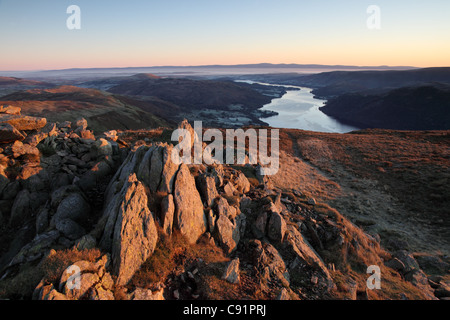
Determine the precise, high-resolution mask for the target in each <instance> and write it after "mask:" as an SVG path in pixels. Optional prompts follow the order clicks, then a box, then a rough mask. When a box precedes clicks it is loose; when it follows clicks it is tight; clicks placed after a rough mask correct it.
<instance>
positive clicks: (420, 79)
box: [236, 67, 450, 98]
mask: <svg viewBox="0 0 450 320" xmlns="http://www.w3.org/2000/svg"><path fill="white" fill-rule="evenodd" d="M236 78H238V79H239V78H247V79H250V80H255V81H260V82H268V83H274V84H285V85H294V86H304V87H308V88H313V89H314V91H313V92H314V94H316V95H317V96H320V97H323V98H331V97H336V96H339V95H341V94H346V93H352V92H372V93H374V92H378V93H379V92H386V91H387V90H391V89H395V88H400V87H410V86H417V85H423V84H429V83H434V82H439V83H447V84H450V67H449V68H448V67H442V68H423V69H412V70H382V71H380V70H378V71H373V70H372V71H370V70H369V71H367V70H366V71H355V70H353V71H332V72H322V73H316V74H295V73H279V74H260V75H246V76H238V77H236Z"/></svg>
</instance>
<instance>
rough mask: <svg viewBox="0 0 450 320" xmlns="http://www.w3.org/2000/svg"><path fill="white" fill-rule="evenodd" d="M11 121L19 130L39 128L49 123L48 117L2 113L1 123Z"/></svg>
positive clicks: (0, 116)
mask: <svg viewBox="0 0 450 320" xmlns="http://www.w3.org/2000/svg"><path fill="white" fill-rule="evenodd" d="M3 123H9V124H10V125H12V126H13V127H15V128H16V129H17V130H20V131H28V130H39V129H41V128H43V127H45V125H46V124H47V119H46V118H37V117H30V116H21V115H10V114H0V124H3Z"/></svg>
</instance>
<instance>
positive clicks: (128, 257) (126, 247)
mask: <svg viewBox="0 0 450 320" xmlns="http://www.w3.org/2000/svg"><path fill="white" fill-rule="evenodd" d="M106 212H107V214H108V221H107V223H106V227H105V230H104V235H103V239H102V244H103V246H104V248H105V249H108V250H110V251H111V253H112V262H113V270H114V274H115V275H116V276H117V284H119V285H125V284H127V283H128V281H129V280H130V279H131V278H132V276H133V275H134V273H135V272H136V271H137V270H138V269H139V268H140V267H141V265H142V264H143V263H144V262H145V261H146V260H147V258H148V257H149V256H150V255H151V254H152V253H153V251H154V249H155V247H156V243H157V241H158V232H157V230H156V225H155V221H154V218H153V214H152V213H151V212H150V210H149V209H148V205H147V195H146V193H145V190H144V186H143V185H142V183H140V182H139V181H138V180H137V178H136V176H135V175H130V176H129V178H128V180H127V182H125V184H124V185H123V187H122V189H121V190H120V192H119V193H118V194H117V195H116V197H115V199H114V200H113V201H112V202H111V203H110V205H109V206H108V208H107V211H106Z"/></svg>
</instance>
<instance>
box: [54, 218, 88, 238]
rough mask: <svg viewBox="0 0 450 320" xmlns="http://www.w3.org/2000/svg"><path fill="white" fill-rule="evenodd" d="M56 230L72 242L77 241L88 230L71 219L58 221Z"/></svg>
mask: <svg viewBox="0 0 450 320" xmlns="http://www.w3.org/2000/svg"><path fill="white" fill-rule="evenodd" d="M56 229H57V230H58V231H60V232H61V233H62V234H63V235H64V236H66V237H67V238H69V239H71V240H76V239H78V238H81V237H82V236H83V235H85V234H86V230H85V229H84V228H83V227H81V226H80V225H79V224H78V223H76V222H75V221H73V220H71V219H61V220H58V221H57V222H56Z"/></svg>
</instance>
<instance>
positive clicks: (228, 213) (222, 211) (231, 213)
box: [216, 197, 239, 220]
mask: <svg viewBox="0 0 450 320" xmlns="http://www.w3.org/2000/svg"><path fill="white" fill-rule="evenodd" d="M216 212H217V215H218V216H225V217H227V218H228V219H230V220H233V219H234V218H235V217H236V216H237V215H238V213H239V212H238V210H237V209H236V208H235V207H233V206H230V205H229V203H228V201H227V199H225V198H223V197H219V198H217V199H216Z"/></svg>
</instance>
